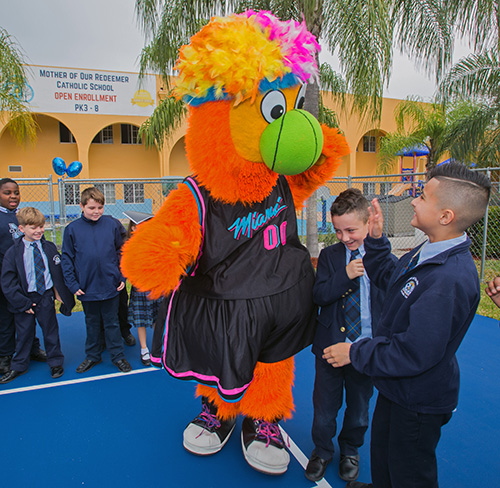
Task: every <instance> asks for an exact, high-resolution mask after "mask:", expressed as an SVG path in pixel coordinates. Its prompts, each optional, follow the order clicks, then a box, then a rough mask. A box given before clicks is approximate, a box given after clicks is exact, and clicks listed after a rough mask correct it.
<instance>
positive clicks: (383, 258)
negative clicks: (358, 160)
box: [324, 163, 491, 488]
mask: <svg viewBox="0 0 500 488" xmlns="http://www.w3.org/2000/svg"><path fill="white" fill-rule="evenodd" d="M490 189H491V183H490V180H489V179H488V177H487V176H486V175H485V174H483V173H480V172H476V171H471V170H469V169H468V168H467V167H466V166H464V165H462V164H458V163H447V164H442V165H439V166H436V167H435V168H433V169H432V170H431V171H430V173H429V179H428V181H427V183H426V184H425V187H424V189H423V191H422V194H421V195H420V196H419V197H417V198H415V199H414V200H413V201H412V202H411V203H412V207H413V210H414V215H413V218H412V220H411V224H412V225H413V226H414V227H416V228H417V229H420V230H422V231H423V232H424V233H425V234H426V235H427V237H428V240H427V241H425V242H424V243H423V244H422V245H420V246H418V247H417V248H415V249H413V250H412V251H410V252H408V253H407V254H405V255H404V256H402V257H401V258H400V259H399V260H398V259H396V258H395V256H394V255H392V254H391V244H390V242H389V240H388V239H387V237H386V236H384V235H383V215H382V210H381V208H380V204H379V203H378V202H377V200H373V202H372V209H371V215H370V220H369V223H368V225H369V236H368V237H367V238H366V239H365V248H366V255H365V258H364V263H365V267H366V269H367V271H368V274H369V276H370V279H371V280H372V283H377V285H378V286H380V287H382V288H384V289H385V290H387V292H386V299H385V301H384V305H383V312H382V316H381V317H380V320H379V322H378V323H377V326H376V329H375V333H374V335H373V339H368V338H367V339H362V340H361V341H359V342H357V343H355V344H352V345H351V344H335V345H333V346H331V347H330V348H328V349H327V350H326V351H325V354H324V358H325V359H326V360H327V361H328V362H329V363H330V364H331V365H332V366H333V367H335V368H336V367H343V366H345V365H346V364H351V363H352V365H353V366H354V368H356V370H358V371H359V372H361V373H364V374H367V375H370V376H372V377H373V379H374V384H375V387H376V388H377V390H378V392H379V394H378V398H377V405H376V407H375V411H374V413H373V421H372V430H371V452H370V458H371V472H372V482H373V484H368V483H361V482H358V481H355V482H351V483H349V484H348V485H347V486H348V487H350V488H368V487H373V488H437V487H438V473H437V459H436V448H437V445H438V442H439V439H440V437H441V429H442V427H443V426H444V425H445V424H446V423H447V422H449V420H450V419H451V417H452V412H453V411H454V409H455V408H456V407H457V404H458V391H459V387H460V371H459V367H458V362H457V358H456V352H457V349H458V348H459V346H460V344H461V342H462V339H463V338H464V336H465V334H466V332H467V330H468V328H469V326H470V324H471V322H472V320H473V319H474V315H475V313H476V309H477V306H478V304H479V300H480V296H481V295H480V288H479V278H478V275H477V268H476V265H475V264H474V260H473V259H472V256H471V254H470V250H469V247H470V244H471V241H470V239H469V238H468V237H467V234H466V232H465V230H466V229H467V228H468V227H470V226H471V225H473V224H474V223H475V222H477V221H478V220H480V219H481V218H482V217H483V216H484V213H485V211H486V207H487V205H488V199H489V195H490Z"/></svg>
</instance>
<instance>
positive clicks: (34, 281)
mask: <svg viewBox="0 0 500 488" xmlns="http://www.w3.org/2000/svg"><path fill="white" fill-rule="evenodd" d="M17 219H18V221H19V230H20V231H21V232H22V233H24V237H23V238H22V239H18V240H17V241H16V242H14V245H13V246H11V247H10V248H9V249H8V250H7V252H6V253H5V256H4V260H3V265H2V275H1V282H2V289H3V291H4V293H5V296H6V298H7V301H8V306H9V309H10V311H11V312H12V313H14V321H15V327H16V351H15V354H14V357H13V358H12V361H11V366H10V371H8V372H7V373H5V374H4V375H3V376H2V377H1V378H0V383H2V384H3V383H9V382H10V381H12V380H14V379H15V378H17V377H18V376H20V375H22V374H24V373H26V371H27V370H28V366H29V362H30V352H31V348H32V345H33V340H34V338H35V328H36V321H38V323H39V324H40V327H41V329H42V333H43V340H44V344H45V348H46V352H47V362H48V364H49V366H50V373H51V376H52V378H59V377H60V376H62V375H63V373H64V369H63V361H64V356H63V354H62V351H61V343H60V340H59V325H58V323H57V317H56V311H55V306H54V299H55V298H56V299H57V300H59V301H61V302H62V303H61V308H60V311H61V313H62V314H64V315H68V316H69V315H71V310H72V309H73V307H74V305H75V299H74V296H73V294H72V293H71V292H70V291H69V290H68V288H67V287H66V285H65V284H64V279H63V274H62V268H61V257H60V255H59V252H58V251H57V248H56V246H55V244H54V243H52V242H49V241H46V240H45V238H44V237H43V233H44V230H45V217H44V216H43V214H42V213H41V212H40V211H39V210H37V209H36V208H33V207H25V208H22V209H21V210H19V212H18V214H17Z"/></svg>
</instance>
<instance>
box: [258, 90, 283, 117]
mask: <svg viewBox="0 0 500 488" xmlns="http://www.w3.org/2000/svg"><path fill="white" fill-rule="evenodd" d="M260 111H261V113H262V116H263V117H264V118H265V119H266V122H269V123H270V124H271V123H272V122H274V121H275V120H276V119H279V118H280V117H281V116H282V115H284V113H285V112H286V98H285V95H284V94H283V92H281V91H279V90H273V91H270V92H267V93H266V94H265V95H264V98H263V99H262V102H261V103H260Z"/></svg>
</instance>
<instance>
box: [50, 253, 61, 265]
mask: <svg viewBox="0 0 500 488" xmlns="http://www.w3.org/2000/svg"><path fill="white" fill-rule="evenodd" d="M52 260H53V261H54V264H55V265H56V266H57V265H58V264H61V258H60V257H59V256H58V255H57V254H56V255H55V256H54V257H53V258H52Z"/></svg>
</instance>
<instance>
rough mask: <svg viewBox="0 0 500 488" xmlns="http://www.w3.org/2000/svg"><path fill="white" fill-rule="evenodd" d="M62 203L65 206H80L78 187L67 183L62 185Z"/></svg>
mask: <svg viewBox="0 0 500 488" xmlns="http://www.w3.org/2000/svg"><path fill="white" fill-rule="evenodd" d="M64 203H66V205H79V204H80V185H72V184H70V183H67V184H65V185H64Z"/></svg>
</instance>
